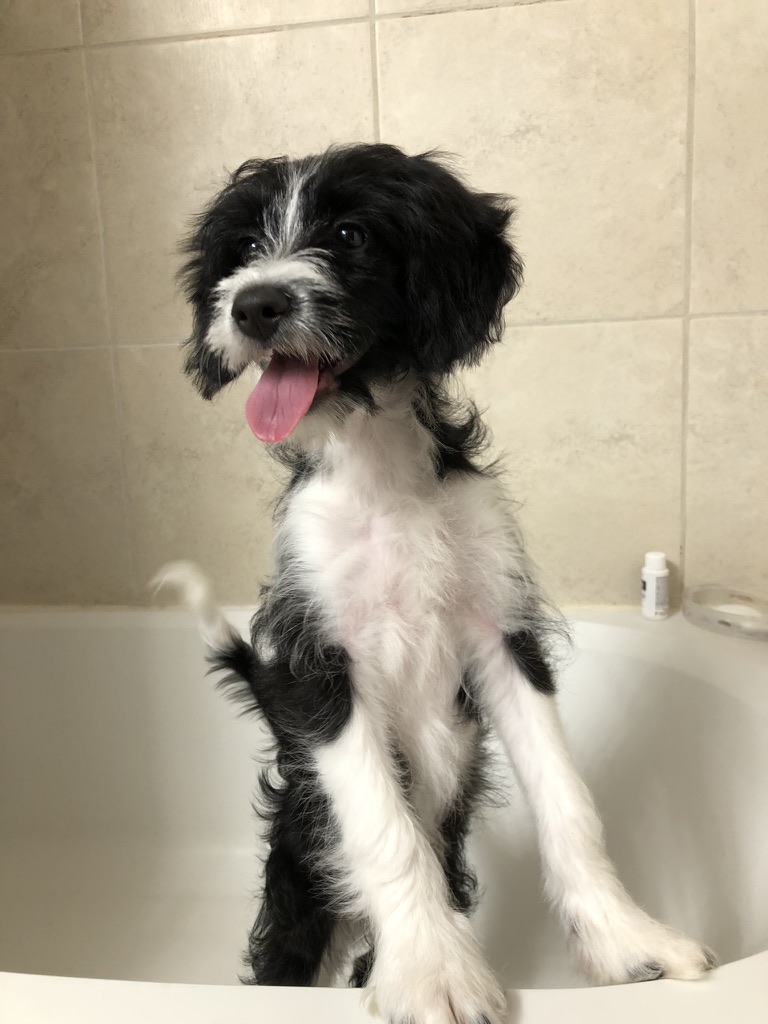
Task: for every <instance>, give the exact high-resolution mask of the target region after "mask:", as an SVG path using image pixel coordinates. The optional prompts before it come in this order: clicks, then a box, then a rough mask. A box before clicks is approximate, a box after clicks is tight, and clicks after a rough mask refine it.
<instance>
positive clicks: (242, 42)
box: [0, 0, 768, 604]
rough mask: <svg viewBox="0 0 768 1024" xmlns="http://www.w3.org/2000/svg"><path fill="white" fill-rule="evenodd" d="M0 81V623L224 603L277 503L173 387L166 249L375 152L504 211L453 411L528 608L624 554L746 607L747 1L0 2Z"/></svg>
mask: <svg viewBox="0 0 768 1024" xmlns="http://www.w3.org/2000/svg"><path fill="white" fill-rule="evenodd" d="M0 54H2V56H0V138H1V139H2V144H0V189H1V190H2V196H0V210H1V211H2V213H1V216H2V244H1V245H0V342H1V345H2V351H0V432H1V435H2V444H1V445H0V472H1V473H2V478H1V480H2V493H1V494H0V600H2V601H5V602H9V603H14V604H25V603H26V604H29V603H76V604H91V603H138V602H143V601H144V600H145V596H146V592H145V581H146V580H147V578H148V577H149V576H150V575H151V574H152V572H153V571H154V570H155V569H156V568H157V567H158V566H159V565H160V564H161V563H162V562H164V561H165V560H167V559H169V558H175V557H181V556H183V557H191V558H195V559H197V560H199V561H200V562H202V563H203V564H204V565H205V566H206V567H207V568H208V569H209V571H210V572H211V574H212V575H213V576H214V578H215V579H216V581H217V583H218V586H219V591H220V593H221V595H222V596H223V597H224V598H225V599H226V600H229V601H233V602H238V601H243V602H247V601H250V600H252V599H253V598H254V596H255V594H256V591H257V581H258V579H259V578H260V577H261V576H262V575H263V573H264V572H265V570H266V568H267V566H268V562H269V555H268V538H269V534H270V523H269V509H268V503H269V499H270V498H271V496H273V495H274V493H275V492H276V489H277V486H278V475H279V474H278V471H277V469H276V468H274V467H273V465H272V463H271V462H270V460H269V459H268V458H267V457H266V456H265V454H264V453H263V452H262V451H261V450H260V448H259V446H258V445H257V444H256V443H255V442H254V440H253V438H252V436H251V435H250V433H249V431H248V430H247V428H246V426H245V423H244V418H243V414H242V405H243V401H244V395H245V393H246V391H247V389H248V384H247V382H240V383H239V384H236V385H234V386H233V388H231V389H230V391H229V392H228V393H226V394H224V395H223V396H222V397H221V399H220V400H219V401H218V402H216V403H215V404H213V405H209V404H207V403H203V402H202V401H200V400H199V399H198V398H197V397H196V396H195V395H194V394H193V393H192V391H191V389H190V387H189V386H188V385H187V383H186V382H185V381H184V380H183V378H182V377H181V375H180V373H179V363H180V357H179V353H178V347H177V346H178V342H179V340H180V339H181V338H183V337H184V334H185V331H186V329H187V322H188V319H187V312H186V310H185V309H184V306H183V304H182V303H181V301H180V300H179V298H178V296H176V295H175V294H174V284H173V273H174V270H175V267H176V263H177V260H176V257H175V255H174V246H175V243H176V240H177V239H178V237H179V235H180V234H181V233H182V232H183V230H184V226H185V222H186V220H187V218H188V217H189V215H190V214H191V213H192V212H193V211H194V210H196V209H197V208H199V207H200V206H201V205H202V203H203V202H204V201H205V200H206V198H207V197H208V196H209V195H210V194H211V192H212V190H213V189H214V188H215V187H216V186H217V185H218V184H220V183H221V182H222V180H223V176H224V174H225V169H227V168H229V169H232V168H234V167H235V166H237V164H238V163H239V162H241V161H242V160H243V159H245V158H246V157H249V156H253V155H272V154H277V153H282V152H289V153H291V154H294V155H299V154H302V153H304V152H311V151H313V150H317V149H318V148H320V147H323V146H325V145H326V144H327V143H329V142H331V141H349V140H374V139H378V138H381V139H384V140H387V141H392V142H395V143H398V144H400V145H402V146H404V147H405V148H406V149H408V150H423V149H427V148H430V147H435V146H436V147H442V148H445V149H447V150H451V151H453V152H455V153H457V154H460V156H461V160H462V165H463V168H464V170H465V172H466V174H467V176H468V177H469V178H470V179H471V180H472V181H473V182H475V183H476V184H477V185H478V186H479V187H482V188H487V189H492V190H494V191H505V192H510V193H512V194H513V195H515V196H516V197H517V199H518V201H519V206H520V214H519V218H518V221H517V237H518V240H519V244H520V247H521V249H522V251H523V252H524V253H525V256H526V263H527V284H526V287H525V289H524V292H523V294H522V295H521V296H520V298H519V299H518V300H517V301H516V302H515V303H514V304H513V305H512V306H511V307H510V310H509V315H508V322H509V331H508V335H507V339H506V344H505V346H504V347H503V348H499V349H498V350H497V351H496V352H495V353H494V354H493V356H492V358H491V359H490V360H489V362H488V363H487V364H486V365H485V367H483V368H481V369H480V370H479V371H477V372H476V373H475V374H473V376H472V379H471V380H470V381H469V384H470V387H471V389H472V390H474V391H475V393H476V394H477V396H478V398H479V399H480V401H481V403H482V404H484V405H487V406H488V407H489V412H488V418H489V420H490V422H491V425H492V427H493V430H494V433H495V436H496V439H497V444H498V446H499V447H501V448H503V449H505V450H506V452H507V453H508V458H507V465H508V478H509V485H510V489H511V490H512V491H513V492H514V493H515V495H516V496H517V497H518V498H519V499H520V500H521V501H522V502H523V508H522V513H521V514H522V517H523V520H524V524H525V526H526V528H527V532H528V535H529V538H530V546H531V549H532V552H533V554H534V556H535V557H536V559H537V560H538V562H539V564H540V566H541V568H542V570H543V573H544V577H545V580H546V582H547V584H548V585H549V588H550V590H551V591H552V592H553V594H554V596H555V597H557V599H558V600H559V601H561V602H563V603H579V602H602V603H624V602H633V601H635V598H636V589H637V575H638V563H639V561H640V558H641V555H642V552H643V551H644V550H646V549H648V548H662V549H664V550H666V551H667V552H668V554H669V555H670V557H671V558H672V559H673V561H674V562H675V563H676V565H677V566H682V565H684V569H685V574H686V578H687V580H688V581H689V582H697V581H699V582H701V581H706V580H710V579H714V578H720V579H723V580H727V581H732V582H736V583H741V584H744V585H748V586H751V587H752V588H762V589H764V590H766V589H768V536H767V531H766V529H765V526H764V523H765V513H764V509H765V508H766V506H768V457H767V455H766V448H767V444H768V133H767V132H766V130H765V125H766V122H765V116H766V115H765V109H766V96H768V4H766V3H765V0H732V2H729V3H722V0H691V2H689V0H642V2H638V0H543V2H528V3H526V2H522V0H521V2H518V3H514V2H510V0H503V2H499V3H496V4H494V3H490V2H481V0H472V2H466V0H376V2H375V3H370V2H369V0H283V2H281V0H217V2H216V3H211V2H210V0H164V2H163V3H157V2H156V0H80V2H79V3H78V0H25V3H23V4H22V3H17V2H14V0H0Z"/></svg>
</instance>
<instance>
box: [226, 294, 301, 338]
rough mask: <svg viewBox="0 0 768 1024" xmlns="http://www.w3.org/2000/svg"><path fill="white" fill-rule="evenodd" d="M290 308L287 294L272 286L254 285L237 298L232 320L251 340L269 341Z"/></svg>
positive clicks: (233, 305) (234, 303)
mask: <svg viewBox="0 0 768 1024" xmlns="http://www.w3.org/2000/svg"><path fill="white" fill-rule="evenodd" d="M290 308H291V299H290V296H289V295H286V293H285V292H281V291H280V289H279V288H275V287H273V285H271V284H254V285H251V286H250V288H244V289H243V290H242V291H241V292H240V294H239V295H237V296H236V297H235V301H234V302H233V303H232V319H233V320H234V321H235V323H236V324H237V326H238V327H239V328H240V330H241V331H242V332H243V334H245V335H247V336H248V337H249V338H254V339H255V340H256V341H269V339H270V338H271V337H272V335H273V334H274V333H275V331H276V330H277V328H278V325H279V324H280V321H281V320H282V318H283V317H284V316H285V315H286V314H287V313H288V312H289V311H290Z"/></svg>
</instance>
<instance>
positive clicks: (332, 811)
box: [164, 145, 715, 1024]
mask: <svg viewBox="0 0 768 1024" xmlns="http://www.w3.org/2000/svg"><path fill="white" fill-rule="evenodd" d="M510 217H511V210H510V205H509V203H508V201H507V200H505V199H504V198H502V197H499V196H494V195H484V194H478V193H475V192H472V191H470V190H468V189H467V188H466V187H465V186H464V185H463V184H462V183H461V182H460V181H459V180H458V179H457V178H456V177H455V176H454V175H453V174H452V173H451V172H450V171H449V170H447V169H446V167H445V166H444V165H442V164H441V163H440V161H439V160H437V159H436V158H435V157H434V155H426V156H413V157H409V156H406V155H405V154H404V153H402V152H401V151H400V150H398V149H396V148H394V147H392V146H386V145H360V146H349V147H341V148H334V149H331V150H329V151H328V152H326V153H323V154H321V155H319V156H312V157H308V158H306V159H303V160H296V161H290V160H287V159H275V160H264V161H260V160H252V161H249V162H248V163H245V164H243V166H242V167H241V168H240V169H239V170H238V171H236V172H235V174H234V175H233V176H232V178H231V180H230V182H229V184H228V185H227V186H226V187H225V188H224V190H223V191H222V192H221V193H220V194H219V195H217V196H216V197H215V199H214V200H213V201H212V202H211V204H210V206H209V207H208V208H207V209H206V210H205V211H204V212H203V213H202V215H201V216H200V217H199V219H198V221H197V224H196V230H195V231H194V234H193V235H192V237H191V238H190V240H189V241H188V245H187V252H188V255H189V260H188V262H187V264H186V267H185V269H184V271H183V277H184V281H185V284H186V289H187V294H188V297H189V300H190V302H191V304H192V308H193V310H194V331H193V334H192V337H191V339H190V340H189V342H188V343H187V344H188V349H187V353H188V354H187V362H186V372H187V373H188V374H189V376H190V377H191V378H192V380H193V381H194V383H195V384H196V385H197V388H198V389H199V391H200V392H201V394H202V395H203V397H204V398H211V397H213V395H215V394H216V392H218V391H219V389H220V388H222V387H223V386H224V385H226V384H227V383H228V382H230V381H232V380H233V379H234V378H236V377H237V376H238V375H239V374H240V373H241V372H242V371H243V370H245V369H246V367H249V366H250V365H251V364H255V365H256V366H257V367H259V368H261V370H262V371H263V372H262V374H261V377H260V379H259V380H258V383H257V384H256V387H255V390H254V391H253V393H252V394H251V396H250V398H249V399H248V402H247V406H246V416H247V420H248V423H249V424H250V427H251V429H252V430H253V432H254V433H255V434H256V436H257V437H258V438H260V439H261V440H262V441H265V442H267V443H268V444H270V445H273V446H274V447H273V448H272V451H273V452H274V454H275V455H276V456H277V457H278V458H279V459H280V460H281V461H282V462H284V463H286V464H287V466H288V467H290V470H291V474H292V475H291V479H290V483H289V484H288V486H287V489H286V491H285V494H284V495H283V497H282V499H281V501H280V504H279V506H278V513H277V517H276V533H275V550H274V554H275V569H274V575H273V578H272V580H271V581H270V583H269V584H268V586H266V587H265V588H264V589H263V593H262V602H261V606H260V608H259V610H258V612H257V613H256V615H255V617H254V619H253V622H252V627H251V638H250V641H249V642H248V641H246V640H244V639H243V638H242V637H241V636H239V635H238V634H237V633H236V632H235V631H234V630H233V629H232V628H231V627H230V626H229V625H228V624H227V622H226V621H225V620H224V619H223V617H222V616H221V614H220V613H219V612H218V611H217V609H216V608H215V606H214V605H213V603H212V601H211V599H210V592H209V590H208V589H207V585H206V583H205V581H204V579H203V578H202V577H200V576H199V575H196V572H195V570H194V569H193V568H192V567H190V566H188V565H186V564H184V563H179V564H176V565H173V566H169V567H167V569H166V570H165V576H164V579H165V580H166V581H170V582H172V583H173V582H175V583H176V584H179V585H181V586H182V588H183V589H184V590H185V591H186V596H187V599H188V600H189V602H190V603H191V604H192V605H193V606H195V607H197V609H198V610H199V611H200V612H201V616H202V621H203V627H204V633H205V635H206V639H207V640H208V642H209V644H210V645H211V647H212V649H213V654H212V661H213V664H214V666H215V668H216V669H221V670H224V671H225V672H226V673H227V677H226V684H227V685H228V686H230V687H231V688H233V691H234V693H235V694H236V695H237V696H238V697H241V698H243V699H245V700H246V701H247V702H249V704H250V705H251V706H252V708H253V709H254V711H257V712H258V713H259V714H261V715H263V717H264V718H265V719H266V721H267V723H268V724H269V727H270V729H271V731H272V733H273V734H274V738H275V743H276V762H275V764H276V773H277V774H276V775H275V774H274V773H273V774H272V775H271V776H270V778H271V779H272V781H264V784H263V787H262V788H263V791H264V796H265V797H266V804H267V811H266V813H267V815H268V840H269V856H268V859H267V862H266V869H265V871H266V874H265V881H264V898H263V903H262V905H261V909H260V912H259V916H258V920H257V921H256V924H255V925H254V927H253V931H252V932H251V936H250V943H249V949H248V953H247V956H246V960H247V963H248V965H249V978H248V980H252V981H253V982H255V983H258V984H272V985H308V984H311V983H312V982H313V981H314V980H315V978H316V977H317V974H318V970H319V969H320V966H321V963H322V962H323V961H324V958H325V957H326V956H327V955H329V951H330V949H331V947H332V946H334V945H338V942H339V936H340V935H346V936H349V935H350V934H352V932H353V931H354V929H355V928H356V929H357V932H358V935H357V938H358V941H359V940H361V939H362V941H363V942H364V946H363V951H362V952H361V951H360V947H359V945H358V947H357V953H356V955H355V956H354V957H353V959H352V960H351V961H350V963H351V968H350V973H351V980H352V981H353V982H354V983H356V984H365V985H368V986H369V990H370V994H371V1005H372V1006H373V1007H374V1008H376V1009H377V1010H378V1012H379V1013H381V1014H382V1015H383V1016H384V1017H385V1018H388V1019H389V1020H391V1021H398V1022H404V1021H410V1022H414V1024H447V1022H454V1024H458V1022H460V1024H470V1022H475V1024H477V1022H480V1021H489V1022H493V1024H496V1022H498V1021H500V1020H501V1019H502V1018H503V1015H504V997H503V995H502V992H501V990H500V988H499V986H498V984H497V982H496V980H495V979H494V977H493V976H492V974H491V972H490V970H489V969H488V967H487V966H486V965H485V963H484V962H483V958H482V956H481V954H480V951H479V948H478V943H477V941H476V939H475V937H474V935H473V932H472V929H471V927H470V925H469V922H468V920H467V917H466V914H467V912H468V911H469V909H470V908H471V906H472V902H473V896H474V887H475V882H474V877H473V875H472V871H471V869H470V868H469V866H468V865H467V862H466V860H465V854H464V841H465V838H466V836H467V831H468V829H469V825H470V815H471V812H472V809H473V806H474V805H475V803H476V801H477V800H478V798H479V797H480V796H481V794H482V791H483V785H484V781H483V763H484V757H483V742H484V737H486V736H487V734H488V732H489V730H491V729H492V730H494V731H495V732H496V733H497V735H498V737H499V738H500V740H501V743H502V745H503V747H504V748H505V750H506V752H507V753H508V756H509V759H510V761H511V762H512V765H513V766H514V769H515V771H516V774H517V776H518V778H519V781H520V785H521V787H522V789H523V790H524V792H525V795H526V797H527V799H528V801H529V803H530V806H531V809H532V812H533V815H534V818H535V821H536V826H537V829H538V838H539V843H540V849H541V858H542V863H543V871H544V878H545V889H546V893H547V896H548V898H549V899H550V900H551V902H552V903H553V905H554V906H555V908H556V909H557V912H558V913H559V915H560V917H561V919H562V923H563V926H564V928H565V930H566V932H567V933H568V935H569V937H570V941H571V943H572V945H573V948H574V950H575V953H576V954H577V956H578V958H579V960H580V961H581V964H582V965H583V968H584V970H585V971H586V973H587V975H588V976H589V977H590V978H591V979H592V980H593V981H595V982H598V983H612V982H627V981H642V980H647V979H652V978H659V977H669V978H697V977H699V976H700V975H701V974H702V973H703V972H704V971H706V970H707V969H708V968H710V967H712V966H713V965H714V963H715V960H714V957H713V955H712V954H711V953H710V952H709V951H708V950H707V949H705V948H703V947H701V946H700V945H698V944H697V943H696V942H693V941H691V940H690V939H687V938H685V937H684V936H683V935H680V934H679V933H677V932H674V931H672V930H670V929H668V928H666V927H665V926H663V925H661V924H659V923H657V922H656V921H654V920H652V919H651V918H650V917H648V916H647V915H646V914H645V913H644V912H643V911H642V910H640V909H639V908H638V907H637V906H636V905H635V904H634V903H633V902H632V900H631V899H630V897H629V895H628V894H627V892H626V891H625V889H624V888H623V887H622V885H621V883H620V882H619V880H618V878H617V876H616V873H615V870H614V868H613V866H612V865H611V863H610V861H609V860H608V858H607V856H606V853H605V850H604V847H603V839H602V829H601V825H600V821H599V819H598V816H597V813H596V810H595V807H594V805H593V803H592V800H591V798H590V796H589V793H588V792H587V790H586V788H585V786H584V784H583V783H582V782H581V780H580V779H579V777H578V775H577V774H576V772H575V771H574V768H573V766H572V765H571V762H570V760H569V757H568V754H567V752H566V748H565V745H564V742H563V734H562V730H561V727H560V722H559V719H558V713H557V709H556V705H555V698H554V693H555V680H554V678H553V673H552V669H551V662H552V656H551V650H552V641H553V638H555V637H556V636H557V634H558V633H559V632H561V630H562V626H561V622H560V620H559V618H558V616H557V615H556V614H555V613H553V612H551V611H550V610H548V608H547V606H546V603H545V601H544V600H543V598H542V595H541V593H540V591H539V589H538V586H537V583H536V580H535V577H534V573H533V572H532V568H531V565H530V563H529V561H528V559H527V558H526V555H525V553H524V550H523V546H522V543H521V539H520V534H519V532H518V528H517V526H516V524H515V521H514V518H513V516H512V513H511V511H510V507H509V505H508V504H507V502H506V500H505V498H504V495H503V493H502V490H501V487H500V484H499V481H498V479H497V476H496V475H495V474H494V473H493V471H492V469H489V468H488V467H486V466H484V464H483V462H482V461H481V456H482V452H483V442H484V430H483V425H482V422H481V421H480V419H479V417H478V415H477V411H476V410H475V409H474V408H473V407H471V406H464V405H462V404H460V403H458V402H457V401H456V400H455V399H453V398H451V396H450V394H449V390H448V388H447V381H448V376H449V375H450V373H451V371H453V370H454V369H456V368H458V367H461V366H465V365H467V364H471V363H475V362H477V360H479V359H480V358H481V357H482V356H483V354H484V353H485V351H486V350H487V349H488V347H489V346H490V345H491V344H492V343H493V342H496V341H498V340H499V338H500V335H501V331H502V309H503V307H504V305H505V303H506V302H508V300H509V299H510V298H511V297H512V296H513V295H514V293H515V292H516V290H517V289H518V287H519V285H520V283H521V273H522V268H521V261H520V258H519V257H518V255H517V254H516V253H515V250H514V249H513V247H512V245H511V243H510V241H509V239H508V237H507V235H506V229H507V227H508V224H509V221H510ZM275 778H277V780H278V781H277V782H275V781H274V780H275Z"/></svg>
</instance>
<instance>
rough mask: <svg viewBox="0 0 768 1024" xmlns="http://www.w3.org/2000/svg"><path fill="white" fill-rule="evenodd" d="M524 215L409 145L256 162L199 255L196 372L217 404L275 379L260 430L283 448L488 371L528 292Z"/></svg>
mask: <svg viewBox="0 0 768 1024" xmlns="http://www.w3.org/2000/svg"><path fill="white" fill-rule="evenodd" d="M510 217H511V209H510V206H509V203H508V202H507V201H506V200H505V199H503V198H502V197H500V196H494V195H485V194H480V193H476V192H472V191H470V190H469V189H468V188H466V186H465V185H463V184H462V182H461V181H459V180H458V178H457V177H456V176H455V175H454V174H452V173H451V172H450V171H449V170H447V169H446V168H445V167H444V166H443V165H442V164H441V163H440V162H439V161H438V160H437V159H436V158H435V157H434V156H432V155H424V156H412V157H409V156H406V155H405V154H404V153H402V152H401V151H400V150H398V149H396V148H395V147H393V146H386V145H359V146H348V147H339V148H334V149H331V150H329V151H328V152H326V153H323V154H321V155H319V156H313V157H308V158H306V159H303V160H295V161H290V160H287V159H276V160H250V161H248V162H247V163H245V164H243V166H242V167H240V168H239V170H237V171H236V172H235V173H234V175H233V176H232V178H231V180H230V182H229V184H228V185H227V186H226V187H225V188H224V189H223V190H222V191H221V192H220V193H219V195H217V196H216V197H215V198H214V200H213V201H212V202H211V204H210V205H209V206H208V208H207V209H206V210H204V211H203V213H202V214H201V215H200V217H199V218H198V220H197V223H196V227H195V230H194V232H193V234H192V235H191V237H190V238H189V239H188V241H187V243H186V253H187V254H188V257H189V259H188V261H187V263H186V265H185V266H184V268H183V269H182V272H181V276H182V279H183V281H184V285H185V289H186V293H187V296H188V298H189V300H190V302H191V304H192V307H193V311H194V328H193V333H192V336H191V338H190V339H189V341H188V342H187V346H188V357H187V362H186V372H187V373H188V375H189V376H190V377H191V378H192V380H193V381H194V383H195V384H196V386H197V387H198V389H199V390H200V392H201V394H202V395H203V397H205V398H211V397H212V396H213V395H214V394H215V393H216V392H217V391H218V390H219V389H220V388H221V387H223V386H224V385H225V384H227V383H229V382H230V381H232V380H234V379H235V377H237V376H238V375H239V374H240V373H241V372H242V371H243V369H244V368H245V367H246V366H248V365H249V364H250V363H256V364H257V365H259V366H261V367H262V369H263V374H262V376H261V379H260V381H259V383H258V385H257V387H256V389H255V391H254V392H253V394H252V395H251V397H250V398H249V400H248V406H247V416H248V421H249V423H250V425H251V428H252V429H253V431H254V433H255V434H256V435H257V436H258V437H260V438H261V439H262V440H264V441H268V442H277V441H282V440H284V439H285V438H287V437H288V436H289V435H290V434H291V433H292V432H293V430H294V428H295V427H296V425H297V424H298V422H299V421H300V420H302V419H303V417H304V416H305V415H307V414H308V413H310V412H311V413H313V414H314V413H315V412H316V411H317V410H318V409H320V408H324V409H326V410H331V411H332V412H333V414H334V415H336V416H339V415H343V413H344V411H345V409H349V408H351V407H354V405H359V404H361V403H362V404H367V405H369V406H370V405H371V404H372V402H373V398H372V390H371V389H372V387H374V386H375V385H376V384H377V383H379V382H384V381H387V380H392V379H395V378H397V377H398V376H399V375H403V374H406V373H408V372H409V371H416V372H417V373H420V374H425V375H434V374H442V373H447V372H449V371H450V370H451V369H453V368H454V367H456V366H459V365H462V364H464V365H466V364H470V363H474V362H476V361H477V360H478V359H479V358H480V357H481V356H482V354H483V352H484V351H485V349H486V348H487V347H488V346H489V345H490V344H491V343H492V342H494V341H497V340H498V339H499V336H500V333H501V328H502V309H503V307H504V305H505V303H507V302H508V301H509V299H510V298H511V297H512V296H513V295H514V293H515V291H516V290H517V288H518V287H519V285H520V281H521V276H522V264H521V261H520V259H519V257H518V256H517V254H516V253H515V251H514V249H513V248H512V246H511V244H510V242H509V240H508V239H507V237H506V234H505V232H506V228H507V226H508V223H509V220H510ZM311 419H314V416H312V417H311Z"/></svg>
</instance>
